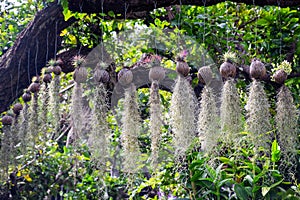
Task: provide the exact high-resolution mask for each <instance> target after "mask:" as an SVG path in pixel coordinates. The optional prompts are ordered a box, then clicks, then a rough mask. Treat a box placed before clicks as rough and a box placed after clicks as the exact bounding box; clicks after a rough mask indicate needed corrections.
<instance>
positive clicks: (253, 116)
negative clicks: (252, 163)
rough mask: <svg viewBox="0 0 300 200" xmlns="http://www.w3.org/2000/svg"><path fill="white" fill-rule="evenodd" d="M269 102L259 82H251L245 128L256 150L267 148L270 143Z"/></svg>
mask: <svg viewBox="0 0 300 200" xmlns="http://www.w3.org/2000/svg"><path fill="white" fill-rule="evenodd" d="M269 107H270V106H269V103H268V99H267V95H266V93H265V91H264V88H263V85H262V83H261V82H259V81H257V80H254V81H253V82H252V83H251V86H250V91H249V97H248V101H247V105H246V111H247V129H248V132H249V134H250V137H251V139H252V142H253V144H254V145H255V147H256V150H259V148H260V147H262V148H264V149H262V150H269V148H270V144H271V139H272V135H271V133H270V132H271V130H272V127H271V124H270V117H271V116H270V113H269Z"/></svg>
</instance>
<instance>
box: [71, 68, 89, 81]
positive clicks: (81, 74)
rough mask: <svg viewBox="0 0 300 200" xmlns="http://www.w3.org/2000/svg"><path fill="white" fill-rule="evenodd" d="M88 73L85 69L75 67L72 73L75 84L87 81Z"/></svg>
mask: <svg viewBox="0 0 300 200" xmlns="http://www.w3.org/2000/svg"><path fill="white" fill-rule="evenodd" d="M87 76H88V72H87V70H86V68H85V67H77V68H76V69H75V71H74V75H73V78H74V81H75V82H76V83H84V82H86V80H87Z"/></svg>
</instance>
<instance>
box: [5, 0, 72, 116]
mask: <svg viewBox="0 0 300 200" xmlns="http://www.w3.org/2000/svg"><path fill="white" fill-rule="evenodd" d="M74 21H75V19H73V18H71V19H69V20H68V21H65V20H64V16H63V14H62V7H61V6H60V5H57V4H54V3H53V4H51V5H50V6H49V7H47V8H45V9H44V10H42V11H41V12H39V13H37V14H36V16H35V18H34V19H33V21H32V22H31V23H29V24H28V26H27V28H26V29H24V30H23V31H22V32H21V33H20V34H19V35H18V38H17V40H16V41H15V44H14V45H13V46H12V47H11V48H10V49H9V50H8V51H7V52H6V53H5V54H4V55H3V56H2V57H1V58H0V80H1V82H0V113H1V112H3V111H5V110H6V109H7V107H8V106H9V105H10V104H11V103H12V102H13V101H14V99H15V98H17V97H18V96H20V95H21V94H22V92H23V89H24V88H26V87H27V86H28V85H29V84H30V82H31V77H32V76H34V75H36V74H37V73H39V72H40V70H41V69H42V68H43V67H44V66H46V63H47V62H48V60H50V59H51V58H53V57H54V56H55V53H56V52H55V50H57V49H59V48H60V46H61V39H60V36H59V34H60V32H61V31H62V30H63V29H65V28H66V27H68V26H70V25H71V24H72V23H73V22H74Z"/></svg>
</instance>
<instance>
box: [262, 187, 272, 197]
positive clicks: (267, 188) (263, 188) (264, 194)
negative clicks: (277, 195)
mask: <svg viewBox="0 0 300 200" xmlns="http://www.w3.org/2000/svg"><path fill="white" fill-rule="evenodd" d="M270 189H271V188H270V187H262V188H261V194H262V196H263V197H264V196H266V195H267V194H268V192H269V191H270Z"/></svg>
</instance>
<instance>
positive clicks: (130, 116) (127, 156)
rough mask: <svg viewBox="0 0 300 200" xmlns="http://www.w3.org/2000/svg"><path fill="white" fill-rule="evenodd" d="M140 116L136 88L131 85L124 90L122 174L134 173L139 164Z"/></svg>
mask: <svg viewBox="0 0 300 200" xmlns="http://www.w3.org/2000/svg"><path fill="white" fill-rule="evenodd" d="M140 121H141V119H140V114H139V108H138V100H137V93H136V87H135V86H134V84H133V83H131V84H130V86H129V87H127V88H126V89H125V98H124V110H123V115H122V134H121V140H122V146H123V152H124V172H126V173H128V174H133V173H136V172H137V170H138V167H137V166H139V162H140V149H139V141H138V135H139V133H140V131H141V125H140Z"/></svg>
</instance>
